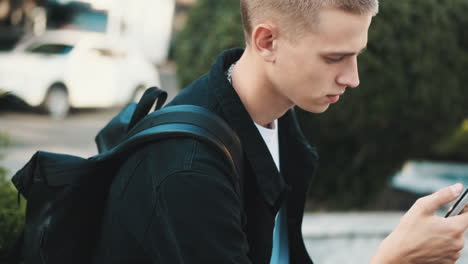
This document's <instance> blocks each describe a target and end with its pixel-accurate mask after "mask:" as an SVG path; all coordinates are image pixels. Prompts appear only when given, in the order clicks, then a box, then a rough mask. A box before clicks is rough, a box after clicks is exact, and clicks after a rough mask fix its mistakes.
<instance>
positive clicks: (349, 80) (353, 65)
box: [336, 57, 359, 88]
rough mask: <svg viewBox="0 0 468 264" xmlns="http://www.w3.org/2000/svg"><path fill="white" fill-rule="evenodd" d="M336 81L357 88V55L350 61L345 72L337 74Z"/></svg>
mask: <svg viewBox="0 0 468 264" xmlns="http://www.w3.org/2000/svg"><path fill="white" fill-rule="evenodd" d="M336 82H337V83H338V84H339V85H341V86H346V87H351V88H355V87H358V86H359V70H358V63H357V57H353V58H352V59H350V60H349V61H348V64H347V65H346V67H345V68H344V70H343V72H342V73H341V74H340V75H339V76H337V79H336Z"/></svg>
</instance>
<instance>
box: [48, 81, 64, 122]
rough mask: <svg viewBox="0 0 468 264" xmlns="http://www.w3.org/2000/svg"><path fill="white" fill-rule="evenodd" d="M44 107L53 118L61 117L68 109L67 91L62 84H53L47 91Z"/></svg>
mask: <svg viewBox="0 0 468 264" xmlns="http://www.w3.org/2000/svg"><path fill="white" fill-rule="evenodd" d="M44 108H45V110H46V111H47V113H48V114H49V115H50V116H51V117H52V118H53V119H63V118H64V117H66V116H67V115H68V112H69V111H70V102H69V100H68V92H67V90H66V89H65V87H64V86H62V85H54V86H52V87H51V88H50V89H49V91H48V92H47V96H46V98H45V100H44Z"/></svg>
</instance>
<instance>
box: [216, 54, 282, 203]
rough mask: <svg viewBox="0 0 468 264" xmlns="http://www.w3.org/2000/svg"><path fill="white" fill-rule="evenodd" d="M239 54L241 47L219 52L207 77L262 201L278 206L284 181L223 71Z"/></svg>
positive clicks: (237, 58)
mask: <svg viewBox="0 0 468 264" xmlns="http://www.w3.org/2000/svg"><path fill="white" fill-rule="evenodd" d="M242 53H243V50H242V49H233V50H228V51H225V52H223V53H222V54H221V55H220V56H219V57H218V59H217V60H216V62H215V63H214V65H213V67H212V68H211V71H210V72H209V73H208V78H209V82H210V83H211V86H212V87H213V89H214V94H215V97H216V99H217V101H218V103H219V105H220V107H221V110H222V112H223V114H224V117H225V119H226V121H227V122H228V123H229V124H230V125H231V127H232V129H233V130H234V131H235V132H236V133H237V135H238V136H239V138H240V140H241V143H242V147H243V150H244V153H245V157H246V158H247V160H248V161H249V163H250V165H251V168H252V170H253V172H254V174H255V177H256V180H257V184H258V188H259V189H260V191H261V192H262V195H263V197H264V199H265V200H266V202H267V203H268V204H269V205H270V206H272V207H274V208H275V209H278V207H279V206H280V203H281V202H282V196H283V194H284V192H285V191H286V189H287V184H286V182H285V180H284V179H283V178H282V177H281V176H280V173H279V172H278V170H277V168H276V166H275V163H274V161H273V158H272V156H271V154H270V152H269V150H268V147H267V146H266V144H265V142H264V141H263V139H262V136H261V135H260V133H259V131H258V130H257V128H256V127H255V124H254V122H253V120H252V118H251V117H250V115H249V114H248V112H247V110H246V109H245V107H244V105H243V104H242V102H241V100H240V98H239V96H238V95H237V93H236V91H235V90H234V88H233V87H232V85H231V84H230V83H229V81H228V80H227V78H226V74H225V73H226V71H227V70H228V68H229V67H230V66H231V65H232V63H234V62H236V61H237V60H239V58H240V57H241V56H242ZM280 129H281V126H280Z"/></svg>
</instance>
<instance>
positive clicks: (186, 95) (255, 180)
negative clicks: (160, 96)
mask: <svg viewBox="0 0 468 264" xmlns="http://www.w3.org/2000/svg"><path fill="white" fill-rule="evenodd" d="M242 52H243V51H242V50H240V49H237V50H230V51H226V52H224V53H223V54H221V55H220V57H219V58H218V59H217V61H216V62H215V64H214V65H213V67H212V69H211V71H210V72H209V73H208V74H206V75H204V76H203V77H201V78H200V79H198V80H197V81H195V82H194V83H192V84H191V85H190V86H189V87H188V88H186V89H184V90H183V91H182V92H181V93H180V94H179V95H178V96H177V97H176V98H175V99H174V100H173V101H172V102H171V103H170V104H169V105H180V104H192V105H199V106H203V107H205V108H207V109H209V110H211V111H212V112H214V113H216V114H218V115H219V116H220V117H221V118H223V119H224V120H226V122H227V123H228V124H229V125H230V126H231V127H232V129H233V130H234V131H235V132H236V133H237V134H238V135H239V138H240V140H241V143H242V146H243V150H244V174H243V176H242V179H243V184H242V188H241V189H242V191H241V193H239V191H238V190H239V186H238V184H239V180H238V179H237V178H236V176H235V175H234V174H233V172H232V171H231V169H230V166H229V164H228V163H227V162H226V161H225V160H224V159H223V156H222V155H221V154H219V153H218V152H217V151H216V150H215V149H213V148H211V147H210V146H208V145H205V144H203V143H201V142H198V141H197V140H195V139H174V140H165V141H163V142H157V143H153V144H151V145H148V146H145V147H144V148H142V149H141V150H139V151H137V152H136V153H135V154H134V155H132V157H131V158H130V159H129V160H128V161H127V162H125V164H123V168H122V169H121V171H120V173H119V175H118V176H117V178H116V180H115V182H114V183H113V184H112V187H111V192H110V196H109V205H108V209H107V212H106V214H105V217H104V222H103V231H102V236H101V237H102V239H101V240H100V243H99V247H98V251H97V257H96V263H170V264H172V263H201V264H208V263H216V264H219V263H255V264H258V263H265V264H268V263H269V262H270V256H271V251H272V236H273V227H274V224H275V216H276V213H277V211H278V209H279V208H280V207H281V206H282V205H283V203H286V211H287V224H288V237H289V249H290V262H291V263H300V264H303V263H312V261H311V260H310V258H309V256H308V254H307V252H306V249H305V246H304V243H303V239H302V233H301V225H302V217H303V213H304V202H305V198H306V192H307V189H308V186H309V182H310V180H311V178H312V174H313V172H314V170H315V168H316V165H317V160H318V158H317V153H316V151H315V149H313V148H311V147H310V145H309V144H307V143H306V141H305V138H304V136H303V135H302V132H301V130H300V128H299V126H298V124H297V121H296V119H295V116H294V113H293V111H292V110H291V111H289V112H288V113H286V114H285V115H284V116H283V117H281V118H280V119H279V149H280V166H281V174H280V173H279V172H278V170H277V169H276V166H275V163H274V161H273V158H272V157H271V154H270V152H269V151H268V148H267V146H266V144H265V143H264V141H263V139H262V137H261V135H260V133H259V132H258V130H257V128H256V127H255V124H254V123H253V121H252V119H251V118H250V116H249V114H248V113H247V111H246V109H245V108H244V106H243V104H242V102H241V101H240V98H239V97H238V95H237V94H236V92H235V90H234V89H233V88H232V86H231V84H230V83H229V82H228V80H227V79H226V75H225V72H226V70H227V69H228V67H229V66H230V65H231V64H232V63H234V62H235V61H237V60H238V59H239V58H240V56H241V55H242Z"/></svg>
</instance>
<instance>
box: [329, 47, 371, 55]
mask: <svg viewBox="0 0 468 264" xmlns="http://www.w3.org/2000/svg"><path fill="white" fill-rule="evenodd" d="M366 50H367V46H366V47H364V48H362V49H361V50H360V51H358V52H357V53H356V52H352V51H330V52H324V53H323V54H324V55H327V56H354V55H360V54H362V53H363V52H365V51H366Z"/></svg>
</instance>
